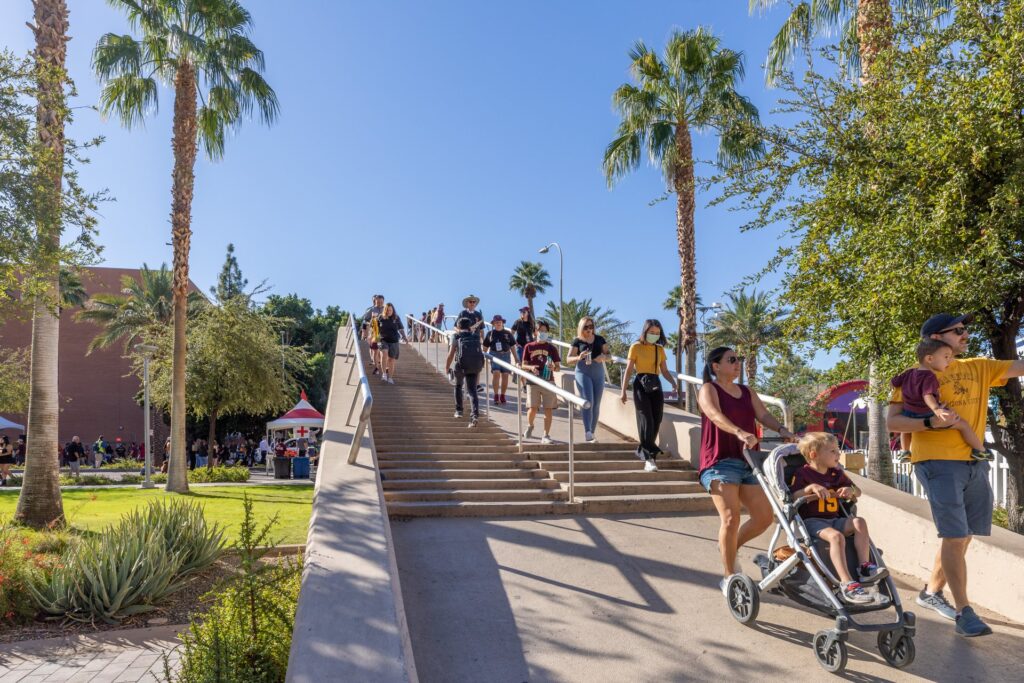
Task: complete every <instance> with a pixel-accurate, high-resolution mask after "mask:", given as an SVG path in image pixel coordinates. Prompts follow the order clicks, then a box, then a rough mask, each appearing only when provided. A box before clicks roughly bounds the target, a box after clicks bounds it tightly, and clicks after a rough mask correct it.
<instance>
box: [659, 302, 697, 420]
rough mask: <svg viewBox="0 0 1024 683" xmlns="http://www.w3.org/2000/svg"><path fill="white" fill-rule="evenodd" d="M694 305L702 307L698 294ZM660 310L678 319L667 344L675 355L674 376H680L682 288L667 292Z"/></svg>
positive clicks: (681, 361) (681, 368) (681, 365)
mask: <svg viewBox="0 0 1024 683" xmlns="http://www.w3.org/2000/svg"><path fill="white" fill-rule="evenodd" d="M694 305H695V306H696V308H700V307H701V306H703V305H704V302H703V301H701V298H700V294H698V295H697V296H696V297H694ZM661 307H662V309H664V310H666V311H672V312H673V313H675V314H676V316H677V317H678V318H679V324H678V327H677V328H676V331H675V333H673V334H669V335H668V340H669V343H670V344H671V345H672V348H674V349H675V354H676V374H677V375H678V374H680V373H681V372H682V371H683V343H682V341H683V334H682V332H683V288H682V287H680V286H679V285H676V286H675V287H673V288H672V289H670V290H669V292H668V297H666V299H665V300H664V301H663V302H662V303H661ZM682 404H683V396H682V395H680V396H679V405H680V407H682Z"/></svg>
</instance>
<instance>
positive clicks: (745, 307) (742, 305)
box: [707, 289, 785, 387]
mask: <svg viewBox="0 0 1024 683" xmlns="http://www.w3.org/2000/svg"><path fill="white" fill-rule="evenodd" d="M728 296H729V303H728V304H726V306H725V307H724V308H723V309H722V311H721V312H720V313H719V314H718V315H717V316H716V317H715V318H714V319H713V320H712V321H711V330H710V331H708V333H707V334H708V339H707V343H708V347H709V348H710V347H714V346H730V347H732V348H733V349H735V350H736V351H737V352H739V353H740V354H742V355H743V356H744V360H743V366H742V367H741V373H742V371H743V370H746V375H747V383H748V384H749V385H750V386H752V387H757V366H758V354H760V353H761V351H762V349H764V348H765V347H766V346H768V345H769V344H771V343H773V342H775V341H777V340H779V339H780V338H781V337H782V320H783V318H784V317H785V312H784V311H783V310H781V309H780V308H778V307H777V306H776V305H775V304H774V303H772V301H770V300H769V298H768V294H767V293H766V292H758V291H757V290H756V289H755V290H754V291H753V292H752V293H751V294H747V292H746V290H743V291H741V292H740V293H739V294H731V293H730V294H729V295H728Z"/></svg>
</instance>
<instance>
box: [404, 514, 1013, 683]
mask: <svg viewBox="0 0 1024 683" xmlns="http://www.w3.org/2000/svg"><path fill="white" fill-rule="evenodd" d="M876 523H879V522H876ZM717 532H718V518H717V516H712V515H699V516H683V515H660V516H659V515H628V516H627V515H619V516H600V517H597V516H594V517H586V518H581V517H563V518H530V519H522V518H518V519H510V518H506V519H414V520H409V521H404V522H395V523H393V524H392V534H393V537H394V542H395V548H396V557H397V560H398V567H399V571H400V577H401V582H402V593H403V595H404V598H405V600H404V601H405V609H406V614H407V617H408V622H409V628H410V633H411V637H412V643H413V650H414V653H415V658H416V667H417V670H418V672H419V675H420V680H421V681H423V682H424V683H433V682H435V681H436V682H441V681H444V682H446V683H455V682H459V681H466V682H467V683H468V682H470V681H474V682H475V681H489V682H493V683H503V682H508V683H520V682H522V681H530V683H540V682H541V681H687V680H752V679H760V680H790V681H822V680H828V679H829V678H830V677H829V675H828V674H826V673H825V672H824V670H822V669H821V668H820V667H819V666H818V664H817V662H816V661H815V659H814V655H813V653H812V652H811V649H810V647H809V642H810V640H811V637H812V635H813V634H814V633H815V632H816V631H818V630H820V629H823V628H829V627H830V626H831V624H832V623H833V622H832V620H831V619H828V618H826V617H824V616H822V615H820V614H818V613H814V612H808V611H805V610H803V609H801V608H798V607H797V606H795V605H794V604H793V603H791V602H788V601H786V600H785V599H783V598H780V597H776V596H766V597H765V598H764V599H763V600H762V605H761V612H760V615H759V617H758V621H757V625H756V626H755V627H753V628H751V627H746V626H742V625H740V624H739V623H737V622H735V621H734V620H733V619H732V617H731V616H730V615H729V613H728V611H727V608H726V606H725V604H724V599H723V597H722V594H721V593H720V592H719V590H718V586H717V584H718V580H719V578H720V568H719V562H718V555H717ZM767 542H768V537H767V535H766V536H764V537H762V538H760V539H758V540H757V541H755V543H754V544H752V546H753V547H748V548H746V549H744V550H743V551H742V553H741V560H742V562H743V567H744V568H745V571H747V572H748V573H752V572H753V571H754V568H753V566H752V564H753V563H752V561H751V558H752V557H753V556H754V554H755V553H756V552H758V551H759V550H762V549H764V547H765V546H766V545H767ZM969 561H970V556H968V562H969ZM919 589H920V587H919V586H917V585H910V584H908V583H903V585H901V595H902V597H903V601H904V605H905V606H906V607H907V609H909V610H912V611H914V612H916V613H917V614H918V635H917V638H916V645H917V660H916V662H915V663H914V664H913V665H911V667H910V669H909V670H906V671H898V670H896V669H892V668H890V667H889V666H887V665H886V664H885V662H884V661H883V660H882V659H881V656H880V655H879V654H878V650H877V647H876V644H875V637H874V635H872V634H863V633H852V634H851V637H850V642H849V652H850V662H849V664H848V666H847V671H846V675H845V677H846V678H847V679H850V680H855V681H950V680H957V681H985V682H986V683H988V682H994V681H1020V680H1022V671H1024V665H1022V664H1021V659H1020V652H1021V651H1022V648H1024V626H1022V625H1021V624H1016V623H1008V622H1007V621H1006V620H1005V619H1002V618H1000V617H998V616H996V615H993V614H991V613H985V612H982V615H983V616H984V617H985V618H986V619H987V620H988V622H989V624H990V625H991V626H992V627H993V628H994V629H995V634H994V635H992V636H988V637H984V638H979V639H974V640H967V639H964V638H960V637H958V636H956V635H955V633H954V631H953V625H952V623H951V622H949V621H945V620H943V619H942V618H941V617H939V616H938V615H937V614H935V613H934V612H932V611H930V610H928V611H926V610H923V609H921V608H919V607H918V606H917V605H916V604H914V602H913V598H914V596H915V595H916V592H917V590H919ZM1006 590H1016V587H1013V586H1007V587H1006ZM878 614H879V615H884V616H889V617H891V615H892V612H891V611H889V612H883V613H878ZM881 620H882V619H880V621H881Z"/></svg>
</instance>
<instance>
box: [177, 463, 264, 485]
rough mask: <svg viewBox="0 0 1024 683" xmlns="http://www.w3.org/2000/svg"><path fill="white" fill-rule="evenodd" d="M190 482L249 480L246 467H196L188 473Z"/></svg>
mask: <svg viewBox="0 0 1024 683" xmlns="http://www.w3.org/2000/svg"><path fill="white" fill-rule="evenodd" d="M188 481H189V483H191V484H209V483H214V482H217V483H221V482H243V481H249V468H248V467H212V468H210V469H207V468H205V467H197V468H195V469H194V470H192V471H190V472H189V473H188Z"/></svg>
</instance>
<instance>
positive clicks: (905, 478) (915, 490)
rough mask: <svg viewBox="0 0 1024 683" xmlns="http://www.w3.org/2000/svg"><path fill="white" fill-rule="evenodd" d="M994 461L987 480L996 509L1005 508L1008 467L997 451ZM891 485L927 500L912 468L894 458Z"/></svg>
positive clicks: (863, 474) (990, 464) (863, 473)
mask: <svg viewBox="0 0 1024 683" xmlns="http://www.w3.org/2000/svg"><path fill="white" fill-rule="evenodd" d="M992 453H993V454H994V455H995V460H993V461H992V462H991V463H989V472H988V480H989V483H990V484H991V485H992V494H993V496H994V497H995V504H996V506H997V507H1002V508H1005V507H1006V496H1007V493H1006V491H1007V486H1008V481H1009V478H1010V466H1009V465H1008V464H1007V462H1006V458H1005V457H1003V456H1002V455H1001V454H1000V453H999V452H998V451H992ZM860 474H861V475H862V476H867V471H866V470H861V472H860ZM892 478H893V485H894V486H895V487H896V488H898V489H899V490H900V491H904V492H906V493H911V494H913V495H915V496H917V497H918V498H927V497H928V496H926V495H925V493H924V491H923V490H922V489H921V484H920V483H919V482H918V481H917V477H915V476H914V467H913V465H911V464H910V463H909V462H906V463H901V462H898V461H897V459H896V458H895V457H893V459H892Z"/></svg>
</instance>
